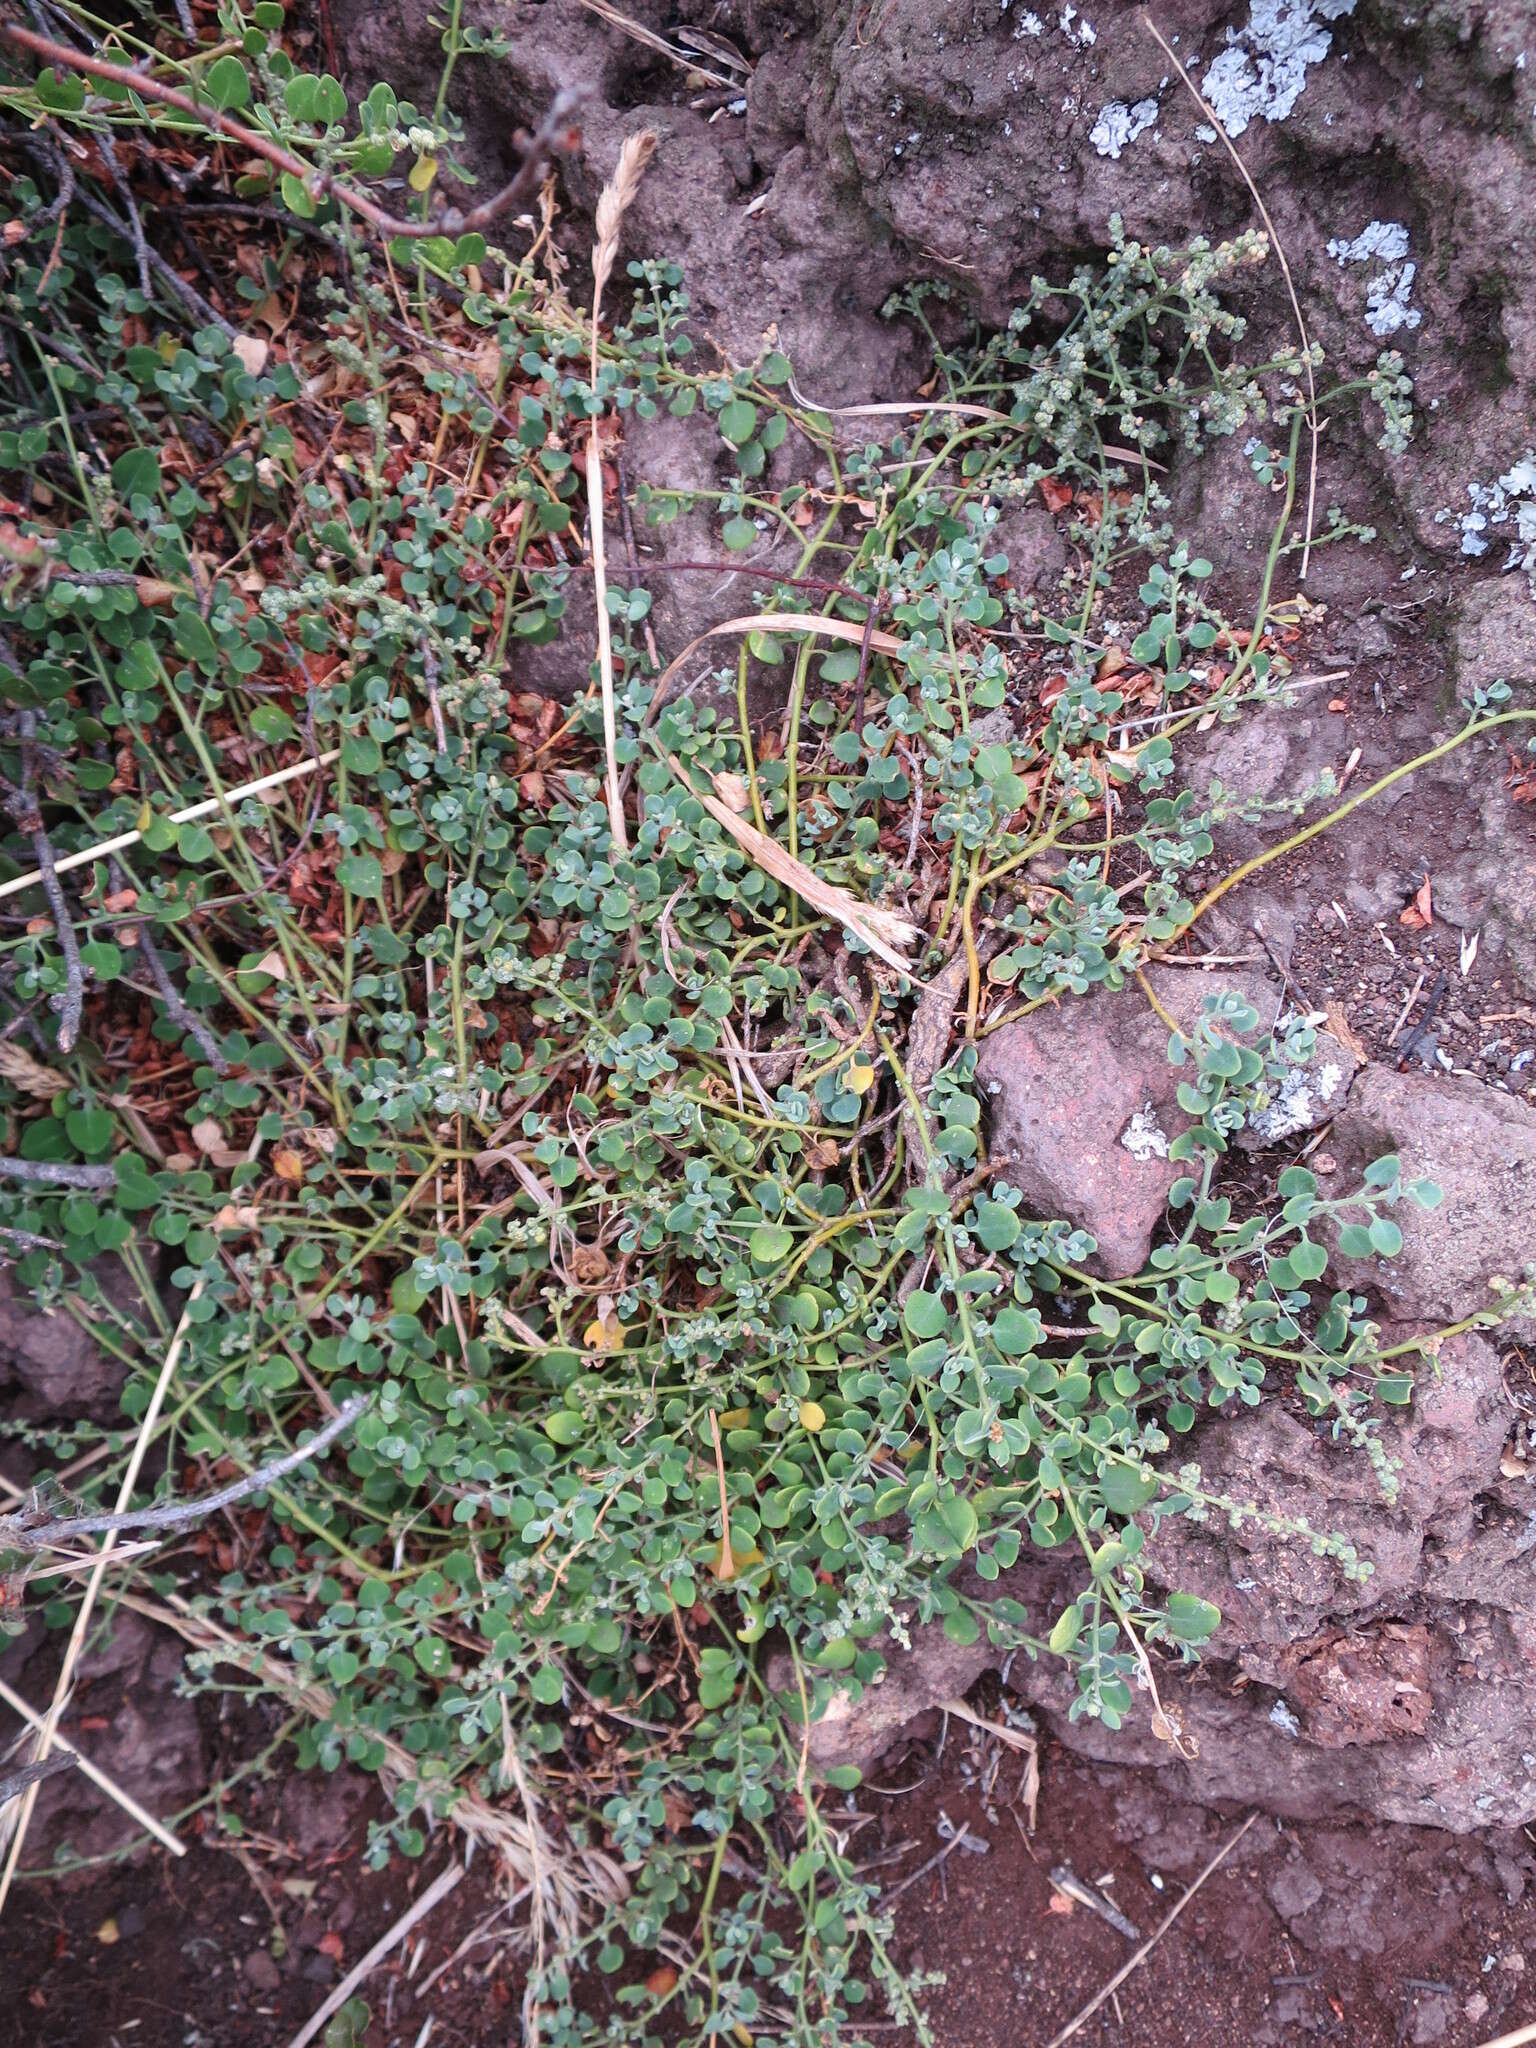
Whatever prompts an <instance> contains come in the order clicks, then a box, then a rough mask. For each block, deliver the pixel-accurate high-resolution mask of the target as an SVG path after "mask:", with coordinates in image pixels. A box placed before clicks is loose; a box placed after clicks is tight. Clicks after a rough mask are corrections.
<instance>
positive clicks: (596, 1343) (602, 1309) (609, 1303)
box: [581, 1294, 624, 1352]
mask: <svg viewBox="0 0 1536 2048" xmlns="http://www.w3.org/2000/svg"><path fill="white" fill-rule="evenodd" d="M581 1341H582V1343H583V1344H585V1346H586V1347H587V1349H588V1350H589V1351H602V1352H608V1351H617V1350H619V1348H620V1347H621V1346H622V1344H623V1342H624V1325H623V1324H622V1323H621V1322H620V1321H619V1319H618V1317H617V1315H615V1313H614V1307H613V1296H612V1295H611V1294H600V1295H599V1296H598V1297H597V1314H596V1315H595V1316H594V1317H593V1318H592V1320H591V1322H590V1323H588V1325H587V1327H586V1328H585V1329H584V1330H583V1331H582V1333H581Z"/></svg>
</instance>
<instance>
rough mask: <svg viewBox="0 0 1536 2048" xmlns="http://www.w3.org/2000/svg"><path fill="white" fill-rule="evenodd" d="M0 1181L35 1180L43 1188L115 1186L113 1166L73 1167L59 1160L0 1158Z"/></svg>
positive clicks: (114, 1169)
mask: <svg viewBox="0 0 1536 2048" xmlns="http://www.w3.org/2000/svg"><path fill="white" fill-rule="evenodd" d="M0 1180H35V1181H37V1182H39V1183H40V1184H41V1185H42V1186H43V1187H47V1188H115V1187H116V1186H117V1168H116V1167H115V1166H75V1165H73V1164H71V1163H70V1162H69V1161H68V1160H63V1159H0Z"/></svg>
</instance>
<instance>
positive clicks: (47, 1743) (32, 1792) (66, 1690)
mask: <svg viewBox="0 0 1536 2048" xmlns="http://www.w3.org/2000/svg"><path fill="white" fill-rule="evenodd" d="M202 1291H203V1282H202V1281H201V1280H199V1281H197V1282H196V1283H195V1284H194V1286H193V1288H192V1291H191V1293H190V1294H189V1295H188V1296H187V1300H186V1306H185V1307H184V1308H183V1309H182V1312H181V1319H180V1321H179V1322H178V1323H177V1325H176V1329H175V1332H174V1334H173V1335H172V1338H171V1341H170V1345H169V1348H168V1349H167V1351H166V1354H165V1358H164V1360H163V1362H162V1364H161V1367H160V1371H159V1374H158V1376H157V1377H156V1380H155V1385H154V1390H153V1392H152V1393H151V1394H150V1397H149V1405H148V1406H147V1407H146V1408H145V1410H144V1413H143V1415H142V1416H141V1417H140V1418H139V1429H138V1434H137V1436H136V1437H135V1438H134V1442H133V1449H132V1451H131V1452H130V1453H129V1456H128V1465H127V1469H126V1471H125V1472H124V1474H123V1479H122V1484H121V1486H120V1487H119V1488H118V1495H117V1509H116V1512H117V1513H118V1514H123V1513H125V1512H126V1510H127V1508H128V1504H129V1502H130V1501H131V1500H132V1499H133V1489H134V1488H135V1487H136V1486H137V1485H138V1483H139V1472H140V1470H141V1468H142V1466H143V1463H144V1456H145V1453H146V1451H147V1450H148V1448H149V1443H150V1439H151V1438H152V1437H153V1435H154V1433H155V1424H156V1423H157V1422H158V1421H159V1419H160V1410H161V1408H162V1406H163V1405H164V1402H165V1395H166V1390H167V1388H168V1387H169V1386H170V1384H171V1381H172V1379H173V1378H174V1377H175V1374H176V1367H177V1365H178V1364H179V1363H180V1360H181V1351H182V1346H183V1345H184V1344H185V1343H186V1341H187V1331H188V1330H189V1329H190V1328H191V1325H192V1310H193V1308H194V1307H195V1305H196V1303H197V1300H198V1297H199V1296H200V1295H201V1293H202ZM116 1544H117V1532H116V1531H115V1530H111V1531H109V1532H108V1533H107V1535H106V1536H105V1537H104V1538H103V1539H102V1545H101V1548H100V1550H98V1551H97V1553H96V1557H95V1561H94V1563H93V1564H92V1566H91V1573H90V1577H89V1578H88V1579H87V1580H86V1582H85V1592H84V1594H83V1595H82V1596H81V1600H80V1606H79V1608H78V1610H77V1612H76V1614H75V1621H74V1626H73V1628H71V1630H70V1632H69V1641H68V1642H67V1643H66V1644H65V1645H64V1657H63V1661H62V1663H61V1664H60V1666H59V1676H58V1681H57V1683H56V1684H55V1686H54V1688H53V1700H52V1702H51V1704H50V1705H49V1707H48V1711H47V1712H46V1714H44V1716H43V1719H42V1725H41V1727H40V1728H39V1729H38V1730H37V1733H36V1736H35V1738H34V1742H33V1755H34V1757H35V1759H36V1761H37V1762H38V1763H43V1762H45V1761H46V1759H47V1757H48V1755H49V1753H50V1752H51V1750H52V1748H53V1739H54V1735H55V1733H56V1732H57V1729H58V1725H59V1721H60V1718H61V1717H62V1715H63V1712H64V1707H65V1703H66V1702H67V1700H68V1698H69V1695H70V1689H71V1687H72V1686H73V1685H74V1682H75V1669H76V1667H77V1665H78V1664H79V1662H80V1658H81V1656H82V1654H83V1653H84V1650H85V1644H86V1638H87V1637H88V1636H89V1634H90V1627H91V1615H92V1613H93V1611H94V1609H95V1606H96V1598H97V1595H98V1594H99V1593H100V1591H101V1583H102V1580H103V1579H104V1578H105V1577H106V1572H107V1566H108V1565H109V1564H110V1563H111V1562H112V1552H113V1550H114V1548H115V1547H116ZM36 1804H37V1787H36V1785H29V1786H28V1787H27V1789H26V1791H25V1792H23V1793H22V1795H21V1804H20V1807H19V1809H18V1811H17V1813H16V1815H15V1818H14V1820H13V1821H12V1822H11V1823H10V1839H9V1844H8V1847H7V1853H6V1858H5V1869H4V1870H3V1872H0V1912H3V1911H4V1908H5V1902H6V1900H7V1899H8V1898H9V1897H10V1891H11V1885H12V1883H13V1882H14V1881H15V1877H16V1868H17V1865H18V1864H19V1863H20V1861H21V1850H22V1844H23V1843H24V1842H25V1840H26V1836H27V1829H28V1827H29V1826H30V1825H31V1821H32V1810H33V1808H34V1807H35V1806H36Z"/></svg>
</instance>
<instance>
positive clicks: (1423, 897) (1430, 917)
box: [1397, 875, 1435, 932]
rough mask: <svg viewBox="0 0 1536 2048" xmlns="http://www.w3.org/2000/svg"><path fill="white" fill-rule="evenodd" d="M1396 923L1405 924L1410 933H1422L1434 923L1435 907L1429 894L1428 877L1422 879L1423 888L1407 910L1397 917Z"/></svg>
mask: <svg viewBox="0 0 1536 2048" xmlns="http://www.w3.org/2000/svg"><path fill="white" fill-rule="evenodd" d="M1397 921H1398V923H1399V924H1405V925H1406V926H1407V927H1408V929H1409V931H1411V932H1422V931H1425V930H1427V928H1428V927H1429V926H1430V925H1432V924H1433V923H1434V921H1435V907H1434V903H1433V902H1432V900H1431V898H1430V893H1429V877H1428V875H1426V876H1425V877H1424V886H1423V887H1422V888H1421V889H1420V890H1419V892H1418V894H1417V895H1416V896H1415V897H1414V899H1413V901H1412V902H1411V903H1410V904H1409V906H1408V908H1407V909H1406V910H1404V911H1402V912H1400V913H1399V915H1398V920H1397Z"/></svg>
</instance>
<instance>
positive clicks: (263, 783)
mask: <svg viewBox="0 0 1536 2048" xmlns="http://www.w3.org/2000/svg"><path fill="white" fill-rule="evenodd" d="M340 757H341V749H340V748H339V747H332V748H330V749H329V751H328V752H326V753H324V754H315V755H313V756H311V758H310V759H309V760H307V761H295V762H294V763H293V765H292V766H291V767H288V768H278V769H276V770H274V772H273V773H272V774H271V775H258V776H257V778H256V780H255V781H254V782H242V783H240V784H239V785H238V786H237V787H236V788H234V789H226V790H223V791H221V793H220V794H219V795H218V796H209V797H204V798H203V800H202V802H201V803H195V804H187V805H186V806H185V807H184V808H183V809H182V810H179V811H172V812H171V813H170V815H169V816H168V817H167V819H166V821H165V822H166V823H167V824H168V825H189V824H191V822H192V821H193V819H194V818H212V817H214V816H215V815H216V814H217V813H218V812H219V811H221V810H222V809H223V808H224V806H225V805H226V804H238V803H242V802H243V801H244V800H245V798H246V797H248V796H265V794H266V793H267V791H268V790H269V789H281V788H282V787H283V785H284V784H285V783H288V782H292V781H294V780H295V778H296V777H298V776H300V775H312V774H314V772H315V770H316V769H317V768H328V767H329V766H330V764H331V763H332V762H333V761H336V760H339V759H340ZM143 836H144V835H143V833H142V832H139V831H137V830H135V831H133V832H119V833H117V834H116V836H115V837H114V838H111V839H102V840H99V841H98V842H97V843H96V845H94V846H84V847H82V848H81V849H80V851H79V852H78V853H64V854H60V856H59V858H58V859H57V860H56V861H55V862H54V864H53V871H54V873H55V874H56V875H67V874H68V873H69V872H70V870H71V869H72V868H83V867H85V866H87V865H88V864H89V863H90V862H91V861H93V860H105V859H106V857H107V855H108V854H109V853H121V852H122V850H123V848H124V847H126V846H137V845H138V843H139V841H140V840H141V839H142V838H143ZM42 879H43V871H42V869H41V868H28V870H27V872H26V873H25V874H24V875H13V876H12V877H11V879H10V880H9V881H8V882H0V896H14V895H15V894H16V893H17V891H18V890H21V889H30V888H32V886H33V885H34V884H35V883H37V882H40V881H41V880H42Z"/></svg>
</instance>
